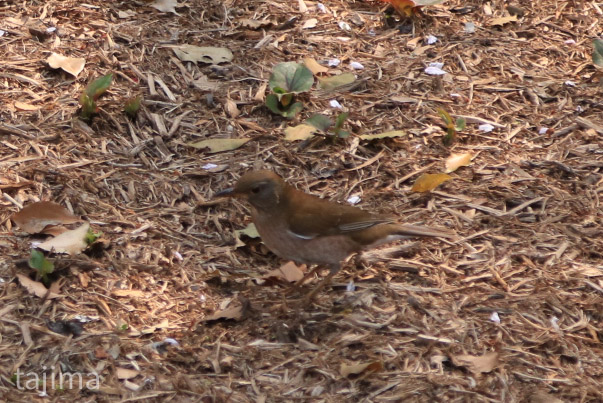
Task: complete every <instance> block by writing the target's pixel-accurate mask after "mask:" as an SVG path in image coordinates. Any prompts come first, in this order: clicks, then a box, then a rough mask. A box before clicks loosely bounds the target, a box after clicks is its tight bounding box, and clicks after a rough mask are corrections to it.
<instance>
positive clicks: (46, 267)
mask: <svg viewBox="0 0 603 403" xmlns="http://www.w3.org/2000/svg"><path fill="white" fill-rule="evenodd" d="M27 263H28V264H29V267H31V268H32V269H36V270H37V271H38V274H39V275H40V277H41V278H42V280H44V281H46V280H47V276H48V274H50V273H52V272H53V271H54V264H53V263H52V262H51V261H49V260H48V259H46V257H45V256H44V254H43V253H42V252H40V251H39V250H35V249H32V250H31V255H30V257H29V261H28V262H27Z"/></svg>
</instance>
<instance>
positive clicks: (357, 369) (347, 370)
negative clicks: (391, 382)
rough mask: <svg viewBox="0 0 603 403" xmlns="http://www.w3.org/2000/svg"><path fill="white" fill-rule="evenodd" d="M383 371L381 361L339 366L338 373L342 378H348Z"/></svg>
mask: <svg viewBox="0 0 603 403" xmlns="http://www.w3.org/2000/svg"><path fill="white" fill-rule="evenodd" d="M381 370H383V363H382V362H381V361H373V362H365V363H362V364H353V365H347V364H343V363H342V364H341V367H339V373H340V374H341V376H343V377H348V376H350V375H359V374H361V373H363V372H366V373H372V372H377V371H381Z"/></svg>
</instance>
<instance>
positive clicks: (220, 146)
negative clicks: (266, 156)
mask: <svg viewBox="0 0 603 403" xmlns="http://www.w3.org/2000/svg"><path fill="white" fill-rule="evenodd" d="M249 140H251V139H209V140H201V141H197V142H196V143H189V146H191V147H195V148H209V152H210V154H213V153H220V152H222V151H230V150H236V149H237V148H239V147H241V146H242V145H243V144H245V143H247V142H248V141H249Z"/></svg>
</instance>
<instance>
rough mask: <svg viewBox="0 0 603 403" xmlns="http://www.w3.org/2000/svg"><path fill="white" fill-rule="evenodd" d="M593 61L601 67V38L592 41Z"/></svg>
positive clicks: (602, 63)
mask: <svg viewBox="0 0 603 403" xmlns="http://www.w3.org/2000/svg"><path fill="white" fill-rule="evenodd" d="M593 63H594V64H596V65H597V66H600V67H603V39H595V40H594V41H593Z"/></svg>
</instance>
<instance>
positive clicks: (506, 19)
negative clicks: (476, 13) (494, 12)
mask: <svg viewBox="0 0 603 403" xmlns="http://www.w3.org/2000/svg"><path fill="white" fill-rule="evenodd" d="M514 21H517V16H516V15H508V16H506V17H500V18H494V19H493V20H491V21H490V24H489V25H490V26H496V25H500V26H502V25H505V24H508V23H510V22H514Z"/></svg>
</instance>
